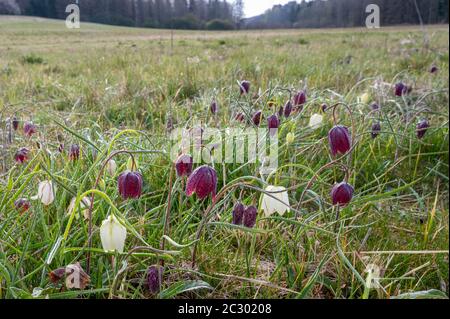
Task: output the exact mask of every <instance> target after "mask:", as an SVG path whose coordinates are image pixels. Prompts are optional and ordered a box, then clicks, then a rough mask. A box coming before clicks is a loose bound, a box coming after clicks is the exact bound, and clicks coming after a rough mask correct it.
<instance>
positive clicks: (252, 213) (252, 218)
mask: <svg viewBox="0 0 450 319" xmlns="http://www.w3.org/2000/svg"><path fill="white" fill-rule="evenodd" d="M257 215H258V210H257V209H256V207H255V206H249V207H247V208H246V209H245V211H244V217H243V220H242V223H243V225H244V226H245V227H247V228H253V227H255V224H256V216H257Z"/></svg>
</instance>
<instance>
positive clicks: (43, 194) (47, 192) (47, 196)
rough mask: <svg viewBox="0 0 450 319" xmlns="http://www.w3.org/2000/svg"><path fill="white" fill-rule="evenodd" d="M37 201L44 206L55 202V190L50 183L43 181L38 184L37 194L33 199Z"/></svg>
mask: <svg viewBox="0 0 450 319" xmlns="http://www.w3.org/2000/svg"><path fill="white" fill-rule="evenodd" d="M34 198H35V199H39V200H40V201H41V203H42V204H44V205H45V206H48V205H50V204H51V203H53V201H54V200H55V190H54V189H53V183H52V182H51V181H43V182H40V183H39V186H38V194H37V196H35V197H34Z"/></svg>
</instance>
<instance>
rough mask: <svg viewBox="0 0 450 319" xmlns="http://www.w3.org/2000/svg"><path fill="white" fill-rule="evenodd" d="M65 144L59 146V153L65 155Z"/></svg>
mask: <svg viewBox="0 0 450 319" xmlns="http://www.w3.org/2000/svg"><path fill="white" fill-rule="evenodd" d="M64 147H65V146H64V143H60V144H59V146H58V152H60V153H61V154H62V153H64Z"/></svg>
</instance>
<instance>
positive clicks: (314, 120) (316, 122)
mask: <svg viewBox="0 0 450 319" xmlns="http://www.w3.org/2000/svg"><path fill="white" fill-rule="evenodd" d="M322 122H323V116H322V115H320V114H313V115H312V116H311V118H310V119H309V127H310V128H311V129H312V130H316V129H318V128H320V127H321V126H322Z"/></svg>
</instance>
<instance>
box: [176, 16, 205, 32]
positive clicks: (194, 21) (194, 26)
mask: <svg viewBox="0 0 450 319" xmlns="http://www.w3.org/2000/svg"><path fill="white" fill-rule="evenodd" d="M171 26H172V28H174V29H184V30H198V29H201V28H202V23H201V21H200V20H199V19H198V18H197V17H195V16H194V15H192V14H188V15H186V16H184V17H182V18H175V19H172V24H171Z"/></svg>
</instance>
